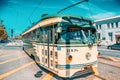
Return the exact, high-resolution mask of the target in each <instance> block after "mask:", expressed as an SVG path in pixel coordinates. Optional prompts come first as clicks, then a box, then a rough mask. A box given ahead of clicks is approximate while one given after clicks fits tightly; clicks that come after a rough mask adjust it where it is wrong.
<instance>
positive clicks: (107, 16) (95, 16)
mask: <svg viewBox="0 0 120 80" xmlns="http://www.w3.org/2000/svg"><path fill="white" fill-rule="evenodd" d="M112 16H115V14H114V13H112V12H106V13H99V14H97V15H93V16H92V17H93V18H94V19H97V20H99V19H104V18H109V17H112Z"/></svg>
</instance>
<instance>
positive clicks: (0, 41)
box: [0, 39, 10, 43]
mask: <svg viewBox="0 0 120 80" xmlns="http://www.w3.org/2000/svg"><path fill="white" fill-rule="evenodd" d="M8 42H10V40H7V39H3V40H0V43H8Z"/></svg>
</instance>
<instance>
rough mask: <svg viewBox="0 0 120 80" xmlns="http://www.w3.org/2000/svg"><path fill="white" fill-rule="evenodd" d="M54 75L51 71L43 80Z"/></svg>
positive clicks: (47, 79)
mask: <svg viewBox="0 0 120 80" xmlns="http://www.w3.org/2000/svg"><path fill="white" fill-rule="evenodd" d="M53 76H54V74H53V73H51V72H49V73H48V74H47V75H46V76H45V77H44V78H43V79H42V80H51V78H52V77H53Z"/></svg>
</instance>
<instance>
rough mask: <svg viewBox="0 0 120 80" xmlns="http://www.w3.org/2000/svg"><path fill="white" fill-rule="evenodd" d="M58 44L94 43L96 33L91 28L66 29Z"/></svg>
mask: <svg viewBox="0 0 120 80" xmlns="http://www.w3.org/2000/svg"><path fill="white" fill-rule="evenodd" d="M58 42H60V43H74V44H75V43H81V44H85V43H88V42H92V43H95V42H96V31H95V29H92V28H89V29H87V28H84V29H82V28H80V27H68V28H67V30H66V31H63V32H62V33H61V38H60V39H59V40H58Z"/></svg>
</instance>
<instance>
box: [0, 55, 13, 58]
mask: <svg viewBox="0 0 120 80" xmlns="http://www.w3.org/2000/svg"><path fill="white" fill-rule="evenodd" d="M12 55H15V54H8V55H3V56H0V58H4V57H8V56H12Z"/></svg>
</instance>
